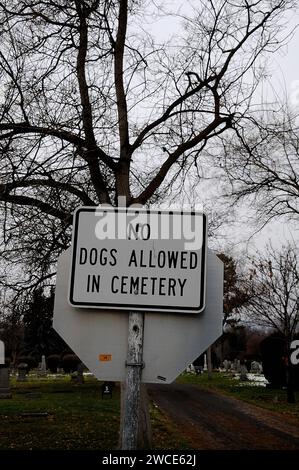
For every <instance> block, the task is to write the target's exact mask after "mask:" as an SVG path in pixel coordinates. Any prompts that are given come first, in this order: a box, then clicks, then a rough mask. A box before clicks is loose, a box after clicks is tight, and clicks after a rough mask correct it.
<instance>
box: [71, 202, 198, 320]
mask: <svg viewBox="0 0 299 470" xmlns="http://www.w3.org/2000/svg"><path fill="white" fill-rule="evenodd" d="M206 225H207V224H206V217H205V215H204V214H202V213H201V212H191V211H190V212H172V211H148V210H146V209H141V208H133V209H132V208H112V207H106V206H99V207H80V208H79V209H77V210H76V212H75V215H74V229H73V242H72V250H73V251H72V266H71V280H70V292H69V300H70V303H71V305H73V306H75V307H91V308H97V309H99V308H101V309H118V310H120V309H121V310H131V311H134V310H138V311H139V310H140V311H159V312H162V311H163V312H175V313H178V312H182V313H198V312H200V311H202V310H203V309H204V307H205V269H206V268H205V265H206V263H205V261H206Z"/></svg>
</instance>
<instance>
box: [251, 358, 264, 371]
mask: <svg viewBox="0 0 299 470" xmlns="http://www.w3.org/2000/svg"><path fill="white" fill-rule="evenodd" d="M250 372H251V373H252V374H261V372H262V367H261V364H260V363H259V362H257V361H252V363H251V368H250Z"/></svg>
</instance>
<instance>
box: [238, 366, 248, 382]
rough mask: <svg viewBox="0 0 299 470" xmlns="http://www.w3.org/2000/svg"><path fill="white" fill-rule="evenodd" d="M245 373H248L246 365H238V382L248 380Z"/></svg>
mask: <svg viewBox="0 0 299 470" xmlns="http://www.w3.org/2000/svg"><path fill="white" fill-rule="evenodd" d="M247 372H248V370H247V367H246V365H245V364H241V365H240V380H243V381H245V380H248V377H247Z"/></svg>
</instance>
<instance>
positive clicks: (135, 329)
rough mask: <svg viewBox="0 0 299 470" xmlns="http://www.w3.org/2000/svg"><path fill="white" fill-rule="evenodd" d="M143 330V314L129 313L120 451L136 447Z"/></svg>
mask: <svg viewBox="0 0 299 470" xmlns="http://www.w3.org/2000/svg"><path fill="white" fill-rule="evenodd" d="M143 328H144V313H140V312H130V313H129V335H128V354H127V361H126V367H127V374H126V382H125V396H124V409H123V416H122V420H123V422H122V424H121V432H122V435H121V448H122V450H134V449H136V447H137V439H138V421H139V414H140V399H141V398H140V387H141V374H142V369H143Z"/></svg>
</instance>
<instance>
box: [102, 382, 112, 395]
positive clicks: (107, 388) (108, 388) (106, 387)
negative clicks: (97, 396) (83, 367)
mask: <svg viewBox="0 0 299 470" xmlns="http://www.w3.org/2000/svg"><path fill="white" fill-rule="evenodd" d="M109 396H110V398H112V385H111V384H110V383H109V382H104V383H103V385H102V398H105V397H109Z"/></svg>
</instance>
